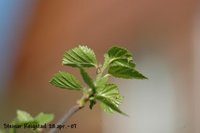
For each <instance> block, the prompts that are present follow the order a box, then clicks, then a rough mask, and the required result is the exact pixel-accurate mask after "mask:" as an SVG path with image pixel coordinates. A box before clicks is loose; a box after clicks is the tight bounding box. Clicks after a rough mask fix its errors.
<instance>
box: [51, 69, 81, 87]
mask: <svg viewBox="0 0 200 133" xmlns="http://www.w3.org/2000/svg"><path fill="white" fill-rule="evenodd" d="M50 83H51V84H52V85H54V86H56V87H59V88H63V89H69V90H80V89H81V88H82V87H81V84H80V82H79V81H78V79H76V77H75V76H74V75H72V74H70V73H66V72H59V73H57V74H55V75H54V77H53V78H52V80H51V81H50Z"/></svg>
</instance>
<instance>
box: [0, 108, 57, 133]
mask: <svg viewBox="0 0 200 133" xmlns="http://www.w3.org/2000/svg"><path fill="white" fill-rule="evenodd" d="M53 119H54V115H53V114H48V113H43V112H41V113H39V114H38V115H37V116H36V117H32V116H31V115H30V114H29V113H27V112H25V111H21V110H17V117H16V119H14V120H13V121H12V122H11V123H10V125H13V127H12V128H9V133H16V129H17V128H14V127H15V126H17V127H19V126H21V127H22V128H25V127H27V128H28V129H30V130H31V131H32V132H33V133H38V132H41V131H42V128H39V127H40V126H42V125H45V124H47V123H49V122H51V121H52V120H53ZM0 133H5V131H4V130H0Z"/></svg>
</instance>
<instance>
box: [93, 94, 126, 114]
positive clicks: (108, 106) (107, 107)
mask: <svg viewBox="0 0 200 133" xmlns="http://www.w3.org/2000/svg"><path fill="white" fill-rule="evenodd" d="M96 99H97V100H99V101H100V102H102V103H101V107H102V108H103V109H104V111H105V112H111V113H112V112H113V111H116V112H118V113H120V114H123V115H127V114H126V113H124V112H122V111H121V110H120V109H119V108H118V107H117V106H116V104H114V103H113V102H112V101H110V100H109V99H106V98H105V97H103V96H97V97H96Z"/></svg>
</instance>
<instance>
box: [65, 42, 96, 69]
mask: <svg viewBox="0 0 200 133" xmlns="http://www.w3.org/2000/svg"><path fill="white" fill-rule="evenodd" d="M62 63H63V65H67V66H71V67H80V66H81V67H96V66H97V60H96V55H95V53H94V52H93V50H92V49H90V48H88V47H87V46H79V47H76V48H73V49H71V50H69V51H67V52H65V54H64V57H63V62H62Z"/></svg>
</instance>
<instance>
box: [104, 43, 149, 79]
mask: <svg viewBox="0 0 200 133" xmlns="http://www.w3.org/2000/svg"><path fill="white" fill-rule="evenodd" d="M105 61H106V62H109V65H108V73H109V74H111V75H112V76H114V77H117V78H125V79H133V78H135V79H147V78H146V77H145V76H144V75H142V74H141V73H140V72H138V71H137V70H135V66H136V65H135V63H134V62H133V57H132V54H131V53H130V52H129V51H128V50H127V49H125V48H120V47H112V48H111V49H110V50H109V51H108V53H107V55H106V56H105Z"/></svg>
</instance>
